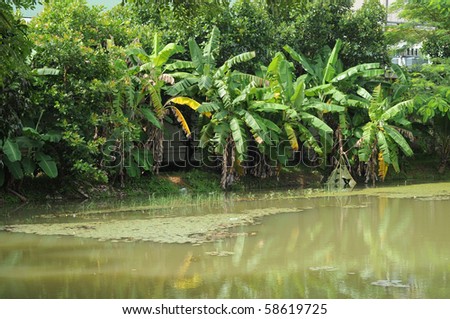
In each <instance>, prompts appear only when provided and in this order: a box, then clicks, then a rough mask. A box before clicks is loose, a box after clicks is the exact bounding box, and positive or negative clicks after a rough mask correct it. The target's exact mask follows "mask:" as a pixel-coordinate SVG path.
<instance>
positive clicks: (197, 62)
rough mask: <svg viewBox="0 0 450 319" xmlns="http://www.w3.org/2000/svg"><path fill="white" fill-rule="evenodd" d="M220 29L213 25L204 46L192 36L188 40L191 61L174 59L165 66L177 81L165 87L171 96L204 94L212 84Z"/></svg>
mask: <svg viewBox="0 0 450 319" xmlns="http://www.w3.org/2000/svg"><path fill="white" fill-rule="evenodd" d="M219 37H220V31H219V29H218V28H217V27H214V28H213V29H212V31H211V34H210V37H209V40H208V42H207V43H206V44H205V46H204V48H203V49H201V48H200V46H199V45H198V44H197V42H195V40H194V39H193V38H190V39H189V41H188V44H189V53H190V56H191V61H180V60H177V61H174V62H173V63H171V64H168V65H167V66H166V70H167V71H174V72H173V73H172V75H173V76H174V78H175V79H177V80H178V81H177V83H175V84H174V85H172V86H171V87H168V88H167V93H168V94H169V95H171V96H177V95H180V94H189V95H190V96H195V95H198V94H200V93H201V94H203V95H204V94H206V92H207V91H208V90H209V89H210V88H211V87H212V85H213V81H214V80H213V76H214V73H215V72H216V71H217V66H216V60H215V55H216V54H217V53H218V50H219Z"/></svg>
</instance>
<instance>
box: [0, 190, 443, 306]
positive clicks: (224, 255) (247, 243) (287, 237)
mask: <svg viewBox="0 0 450 319" xmlns="http://www.w3.org/2000/svg"><path fill="white" fill-rule="evenodd" d="M420 187H421V188H422V189H426V188H430V187H432V188H436V189H437V190H439V191H438V193H439V196H427V197H421V196H417V194H416V195H414V196H411V197H410V198H408V196H391V195H392V194H393V193H395V192H392V191H389V192H385V193H377V194H374V195H371V194H370V192H369V193H366V192H353V193H352V192H350V193H346V195H344V196H342V194H339V195H338V196H334V195H333V196H332V195H330V196H328V195H327V194H326V193H321V194H320V196H310V195H311V194H309V195H306V196H305V194H303V193H300V192H297V193H292V192H277V193H274V192H267V193H258V194H247V195H245V196H244V195H240V196H223V197H221V196H216V197H215V198H213V199H205V198H204V199H202V200H198V199H190V198H185V199H174V200H168V201H167V202H166V203H165V204H164V202H161V205H159V204H158V205H156V204H154V203H155V200H152V199H148V198H147V199H143V200H137V199H134V200H132V201H131V202H116V203H114V202H111V201H110V202H109V203H81V204H77V203H72V204H58V203H49V204H46V205H45V206H30V205H27V206H23V207H16V208H14V209H13V208H11V207H9V208H3V215H1V216H2V224H3V225H17V224H23V223H25V224H40V223H43V222H44V223H49V222H50V223H72V222H80V221H83V222H84V223H86V226H83V227H84V228H89V226H88V225H89V223H90V222H92V221H94V220H95V222H96V223H99V222H107V221H109V220H116V221H117V220H119V221H124V222H125V221H127V220H146V219H164V220H166V221H167V222H168V223H170V221H171V218H173V217H180V216H181V217H182V216H184V217H189V218H193V217H194V218H195V216H198V217H200V216H205V215H212V216H216V217H217V218H219V217H220V218H223V217H224V216H225V217H226V216H228V215H227V214H230V216H236V215H235V214H240V213H242V214H243V213H248V212H249V211H250V212H251V211H253V212H254V211H258V210H261V211H263V210H266V211H267V210H273V211H274V212H276V214H273V215H267V216H260V217H258V218H255V220H253V222H252V223H250V224H241V225H235V227H233V228H231V229H229V232H230V233H228V235H229V236H226V237H225V238H219V237H217V238H213V239H212V240H213V241H212V242H203V243H201V244H198V243H197V244H192V243H183V244H180V243H176V244H170V243H155V242H150V241H143V240H139V241H134V240H123V241H118V240H108V239H101V240H99V239H95V238H87V237H84V238H80V237H76V236H64V235H36V234H29V233H28V234H27V233H20V232H11V231H0V298H450V227H449V225H450V196H447V195H450V187H449V185H448V184H442V186H440V185H439V184H434V185H422V186H420ZM395 189H396V190H402V189H403V190H405V188H402V187H398V188H395ZM417 191H418V190H417V189H416V192H417ZM408 192H409V191H408V190H407V189H406V191H403V192H402V191H400V193H404V194H406V193H408ZM383 194H385V195H383ZM386 194H387V195H386ZM149 203H151V204H149ZM146 205H147V206H146ZM283 211H285V213H283ZM237 216H240V215H237ZM233 218H237V217H230V219H233ZM228 226H229V225H228ZM80 227H81V226H80ZM6 230H10V228H8V227H6ZM230 234H233V236H231V235H230Z"/></svg>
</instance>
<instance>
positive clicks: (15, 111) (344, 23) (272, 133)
mask: <svg viewBox="0 0 450 319" xmlns="http://www.w3.org/2000/svg"><path fill="white" fill-rule="evenodd" d="M33 4H35V1H32V0H30V1H19V0H15V1H4V2H2V3H1V4H0V32H1V36H0V40H1V43H0V56H2V63H1V64H0V76H1V77H0V91H1V94H0V114H1V117H0V185H3V187H5V188H6V189H8V190H10V191H12V192H15V193H17V194H19V193H20V186H21V182H22V181H23V180H24V179H38V178H42V177H43V176H47V177H50V178H59V179H61V180H66V179H72V180H77V181H83V182H88V183H93V182H99V183H111V184H115V183H118V184H120V185H122V186H125V185H126V184H127V182H129V181H132V180H135V179H138V178H140V177H141V176H143V175H146V176H150V175H152V174H158V172H159V171H160V169H161V168H162V166H163V165H165V164H167V159H165V156H167V155H164V154H165V152H167V143H165V141H171V140H173V136H171V135H170V134H169V132H173V131H174V128H175V127H179V132H183V136H178V139H179V140H180V141H181V143H184V148H183V149H186V150H187V151H186V156H185V158H184V159H180V161H181V162H183V163H179V162H177V164H178V165H179V166H180V165H181V166H185V167H192V166H193V165H197V166H198V165H200V166H203V167H212V168H214V169H216V170H218V171H220V172H221V176H222V178H221V186H222V187H223V188H224V189H226V188H228V187H230V186H231V185H232V184H233V182H234V181H235V180H236V179H237V178H239V176H242V175H253V176H256V177H260V178H263V177H266V176H271V175H276V174H278V173H279V172H280V170H281V168H282V167H292V166H296V165H307V166H309V167H315V168H316V169H319V170H321V171H322V173H323V174H324V175H329V174H330V173H331V171H333V170H334V169H336V168H343V167H344V168H345V169H347V170H348V171H349V172H350V174H351V175H352V177H353V178H355V179H362V180H365V181H366V182H369V181H373V182H375V181H376V180H378V179H381V180H384V178H385V176H386V174H387V169H388V167H389V166H392V167H393V169H394V170H395V171H397V172H398V171H400V170H401V163H402V161H401V159H402V158H403V157H404V156H411V155H413V149H414V151H415V152H418V153H430V154H437V155H438V156H439V157H440V166H439V170H440V171H441V172H443V171H444V170H445V167H446V164H447V161H448V159H449V156H450V127H449V119H450V112H449V110H450V106H449V98H450V84H449V79H450V67H449V61H450V60H449V56H448V54H449V50H448V43H449V41H448V37H449V25H448V21H449V19H448V14H449V7H448V4H446V2H445V1H432V0H420V1H419V0H417V1H405V2H404V3H403V2H402V1H399V2H398V5H399V6H400V7H401V8H402V9H403V14H404V16H405V17H407V18H410V19H411V21H415V22H417V21H419V22H420V23H422V24H428V23H430V26H433V28H428V29H427V28H425V29H419V30H421V32H417V34H419V35H420V38H416V39H411V38H410V37H409V35H410V34H411V33H410V32H409V31H408V30H409V29H408V28H407V27H409V28H410V27H412V25H411V24H405V25H402V26H400V27H398V28H395V29H393V30H388V31H389V32H388V33H385V31H384V30H383V23H384V21H385V16H386V12H385V10H384V8H383V7H382V6H381V5H380V2H379V1H378V0H368V1H366V3H365V4H364V6H363V7H362V8H361V9H360V10H358V11H352V10H351V5H352V2H351V1H348V0H341V1H331V0H315V1H306V0H305V1H268V0H267V1H262V0H254V1H250V0H238V1H233V2H232V3H230V2H229V1H212V0H205V1H195V2H186V1H180V2H179V1H128V2H126V3H124V4H122V5H119V6H117V7H115V8H113V9H112V10H109V11H106V10H104V9H103V8H100V7H90V6H88V5H87V4H86V2H85V1H83V0H76V1H69V0H64V1H51V0H50V1H46V6H45V10H44V11H43V12H42V13H41V14H40V15H39V16H38V17H36V18H34V19H33V20H32V21H31V23H30V24H28V25H26V24H24V22H22V21H21V19H20V17H19V16H18V15H16V14H15V13H14V11H13V6H15V7H16V8H17V7H19V8H20V7H30V6H32V5H33ZM423 8H427V12H432V13H433V14H423V12H422V9H423ZM436 16H437V17H439V19H436V18H435V17H436ZM421 19H422V20H421ZM432 22H433V24H432V25H431V23H432ZM424 30H425V31H426V32H425V31H424ZM422 31H423V32H422ZM402 35H404V36H405V37H404V38H402ZM406 35H408V38H407V37H406ZM399 39H407V40H411V41H424V43H425V44H424V50H425V52H426V53H428V54H429V55H430V56H431V57H432V58H433V60H432V61H433V64H430V65H426V66H424V67H422V68H419V67H417V68H415V69H410V70H406V69H402V68H400V67H398V66H396V65H393V66H390V65H389V63H388V46H387V45H388V43H389V41H390V42H391V43H393V42H395V41H398V40H399ZM390 67H392V69H391V70H392V72H387V70H388V69H389V68H390ZM386 75H388V76H386ZM197 145H198V146H199V147H200V148H201V151H198V149H197ZM199 154H200V155H199ZM199 156H201V158H200V159H199V158H198V157H199ZM172 162H173V161H172ZM344 182H345V183H347V182H348V181H346V180H345V181H344Z"/></svg>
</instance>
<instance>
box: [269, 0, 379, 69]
mask: <svg viewBox="0 0 450 319" xmlns="http://www.w3.org/2000/svg"><path fill="white" fill-rule="evenodd" d="M351 6H352V1H346V0H342V1H334V0H332V1H331V0H319V1H310V2H308V3H307V4H306V6H305V7H303V8H301V9H299V10H300V11H294V12H295V13H294V14H291V19H288V20H286V21H284V22H282V23H280V25H279V27H278V29H277V31H276V34H278V36H279V40H277V42H278V43H281V44H283V45H288V46H290V47H291V48H293V49H294V50H295V51H297V52H302V53H303V54H304V55H305V57H307V58H313V57H314V56H316V55H317V53H318V52H320V51H321V50H322V48H324V47H326V46H328V47H333V46H334V45H335V43H336V41H337V40H338V39H341V40H342V41H343V44H342V46H343V49H342V52H341V60H342V62H343V63H344V66H345V67H351V66H353V65H356V64H360V63H367V62H379V63H382V62H385V61H386V60H387V48H386V45H385V42H384V35H383V30H382V24H383V23H384V22H385V10H384V9H383V7H382V6H381V5H380V2H379V1H378V0H370V1H366V2H365V3H364V5H363V6H362V8H360V9H359V10H356V11H353V10H352V9H351ZM280 49H281V48H277V50H280Z"/></svg>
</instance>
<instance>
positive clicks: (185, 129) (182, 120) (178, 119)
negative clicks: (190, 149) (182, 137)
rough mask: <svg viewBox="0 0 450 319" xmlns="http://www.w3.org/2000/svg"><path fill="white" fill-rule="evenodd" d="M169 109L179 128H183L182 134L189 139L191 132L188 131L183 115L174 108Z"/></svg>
mask: <svg viewBox="0 0 450 319" xmlns="http://www.w3.org/2000/svg"><path fill="white" fill-rule="evenodd" d="M170 108H171V109H172V112H173V114H174V115H175V117H176V118H177V121H178V123H180V124H181V127H182V128H183V131H184V133H186V136H187V137H190V136H191V130H190V129H189V125H188V124H187V122H186V119H185V118H184V116H183V114H182V113H181V112H180V110H179V109H177V108H176V107H175V106H171V107H170Z"/></svg>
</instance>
